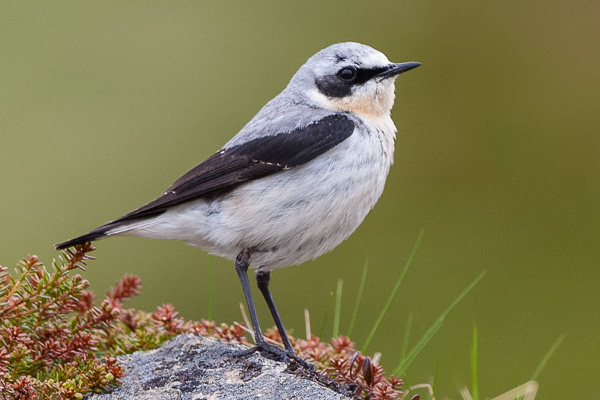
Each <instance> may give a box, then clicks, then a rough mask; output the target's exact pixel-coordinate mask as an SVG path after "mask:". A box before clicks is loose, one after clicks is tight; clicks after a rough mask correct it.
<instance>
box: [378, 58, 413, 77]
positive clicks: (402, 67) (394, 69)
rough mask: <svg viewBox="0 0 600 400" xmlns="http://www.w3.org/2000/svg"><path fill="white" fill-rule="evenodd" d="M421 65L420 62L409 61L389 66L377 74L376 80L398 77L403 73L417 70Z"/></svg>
mask: <svg viewBox="0 0 600 400" xmlns="http://www.w3.org/2000/svg"><path fill="white" fill-rule="evenodd" d="M420 65H421V63H420V62H416V61H411V62H405V63H400V64H390V65H389V66H388V69H386V70H385V71H383V72H380V73H379V74H377V77H378V78H389V77H392V76H396V75H399V74H401V73H403V72H406V71H410V70H411V69H414V68H417V67H419V66H420Z"/></svg>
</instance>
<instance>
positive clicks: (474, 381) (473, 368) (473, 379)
mask: <svg viewBox="0 0 600 400" xmlns="http://www.w3.org/2000/svg"><path fill="white" fill-rule="evenodd" d="M471 393H472V394H473V400H479V388H478V386H477V325H473V343H472V344H471Z"/></svg>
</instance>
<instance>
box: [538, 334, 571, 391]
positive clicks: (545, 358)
mask: <svg viewBox="0 0 600 400" xmlns="http://www.w3.org/2000/svg"><path fill="white" fill-rule="evenodd" d="M564 338H565V335H560V336H559V337H558V339H556V342H554V344H553V345H552V346H551V347H550V349H549V350H548V352H546V355H545V356H544V358H542V361H540V363H539V365H538V366H537V368H536V369H535V372H534V373H533V375H532V376H531V380H532V381H535V380H536V379H537V377H538V376H539V375H540V373H541V372H542V370H543V369H544V367H545V366H546V364H547V363H548V360H549V359H550V357H552V354H554V352H555V351H556V349H557V348H558V346H559V345H560V343H561V342H562V341H563V339H564Z"/></svg>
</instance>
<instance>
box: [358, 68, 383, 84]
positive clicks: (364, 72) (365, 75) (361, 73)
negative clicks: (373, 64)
mask: <svg viewBox="0 0 600 400" xmlns="http://www.w3.org/2000/svg"><path fill="white" fill-rule="evenodd" d="M387 69H388V68H387V67H382V68H368V69H367V68H358V69H357V70H356V78H354V81H353V83H354V84H355V85H361V84H363V83H365V82H367V81H368V80H371V79H373V78H374V77H375V76H377V75H379V74H380V73H382V72H384V71H386V70H387Z"/></svg>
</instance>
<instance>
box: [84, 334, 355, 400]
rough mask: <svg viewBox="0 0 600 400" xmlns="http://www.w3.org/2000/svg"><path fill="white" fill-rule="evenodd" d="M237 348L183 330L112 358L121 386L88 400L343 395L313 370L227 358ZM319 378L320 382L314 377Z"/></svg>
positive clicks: (331, 399)
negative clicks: (154, 346) (152, 347)
mask: <svg viewBox="0 0 600 400" xmlns="http://www.w3.org/2000/svg"><path fill="white" fill-rule="evenodd" d="M241 348H243V347H241V346H237V345H231V344H227V343H223V342H220V341H218V340H217V339H211V338H205V337H203V336H198V335H192V334H186V335H180V336H177V337H175V338H173V339H172V340H170V341H169V342H167V343H165V344H164V345H163V346H162V347H160V348H158V349H155V350H150V351H139V352H136V353H133V354H130V355H126V356H120V357H118V359H119V362H120V363H121V365H123V366H124V367H125V373H126V374H127V376H126V377H124V378H122V379H121V381H122V385H121V386H118V387H115V388H114V389H112V390H111V391H109V392H105V393H101V394H93V395H90V396H87V397H86V399H88V400H109V399H110V400H121V399H128V400H129V399H139V400H150V399H165V400H201V399H206V400H217V399H234V400H250V399H252V400H254V399H260V400H264V399H274V400H277V399H290V400H293V399H323V400H344V399H346V400H347V399H348V398H349V397H346V396H344V395H342V394H339V393H336V392H335V391H333V390H332V389H330V388H328V387H324V386H323V384H327V383H329V384H331V382H328V381H327V380H324V379H323V378H322V377H320V379H319V376H318V375H317V374H315V373H310V372H307V371H304V370H302V369H299V370H298V371H297V372H296V373H293V372H290V371H288V368H287V367H288V366H287V364H285V363H281V362H276V361H272V360H269V359H266V358H264V357H262V356H260V355H259V354H256V353H255V354H253V355H251V356H248V357H232V356H231V355H229V354H227V352H229V351H231V350H239V349H241ZM319 380H321V382H323V383H321V384H319V383H318V381H319Z"/></svg>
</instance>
